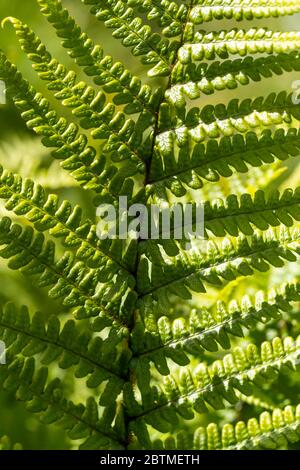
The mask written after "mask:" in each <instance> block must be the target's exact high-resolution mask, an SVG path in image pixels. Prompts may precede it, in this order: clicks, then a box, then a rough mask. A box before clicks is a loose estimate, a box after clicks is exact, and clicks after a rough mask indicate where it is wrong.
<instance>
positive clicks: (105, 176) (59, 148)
mask: <svg viewBox="0 0 300 470" xmlns="http://www.w3.org/2000/svg"><path fill="white" fill-rule="evenodd" d="M0 78H1V79H2V80H4V81H5V82H6V85H7V88H8V91H11V93H12V96H13V99H14V102H15V104H16V106H17V107H18V108H19V110H20V111H21V115H22V117H23V119H24V120H25V121H26V124H27V126H28V128H29V129H32V130H34V132H35V133H36V134H37V135H40V136H42V137H43V138H42V143H43V144H44V145H45V146H46V147H50V148H54V149H55V150H54V151H53V152H52V155H53V156H54V158H57V159H59V160H63V162H62V163H61V166H62V167H63V168H64V169H65V170H67V171H69V172H70V173H71V175H72V176H73V177H74V178H75V179H76V180H77V181H78V182H79V184H80V185H81V186H82V187H83V188H85V189H91V190H93V191H95V192H96V193H97V194H98V197H99V198H100V199H101V201H102V202H114V200H115V199H116V198H117V197H118V195H119V194H118V191H120V193H121V192H122V191H123V193H125V194H128V195H129V196H130V198H131V194H132V190H133V182H132V181H131V180H130V181H129V180H128V179H127V178H126V176H127V177H129V176H130V175H131V174H132V171H133V172H134V173H135V172H136V165H133V166H131V165H129V166H126V167H124V168H123V169H122V170H118V169H117V167H116V166H114V165H110V167H109V168H106V159H105V157H103V156H101V157H97V151H96V150H95V148H94V147H92V146H91V145H88V139H87V137H86V136H85V135H84V134H79V132H78V126H77V125H76V124H75V123H73V122H72V123H70V122H68V120H67V119H65V118H63V117H60V116H59V115H58V114H57V113H56V111H54V110H53V109H52V108H51V106H50V103H49V101H48V100H47V99H46V98H44V97H43V95H42V94H40V93H37V92H36V90H35V89H34V88H33V87H32V86H30V85H29V83H28V82H27V81H26V80H24V79H23V77H22V75H21V73H20V72H19V71H18V70H17V69H16V67H15V66H14V65H13V64H11V63H10V62H9V61H8V59H7V58H6V57H5V55H4V54H3V53H0ZM124 178H125V181H124ZM99 203H100V202H99Z"/></svg>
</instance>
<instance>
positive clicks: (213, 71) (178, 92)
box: [166, 51, 300, 109]
mask: <svg viewBox="0 0 300 470" xmlns="http://www.w3.org/2000/svg"><path fill="white" fill-rule="evenodd" d="M299 70H300V55H299V52H297V51H292V52H290V53H288V54H285V53H281V54H274V55H272V56H267V57H259V58H257V59H254V58H253V57H246V58H244V59H227V60H224V61H222V62H219V61H215V62H212V63H207V62H202V63H200V64H199V65H198V67H196V66H195V65H194V64H191V66H187V67H177V68H176V69H175V70H173V74H172V83H173V86H172V87H170V88H168V90H167V91H166V98H167V100H168V101H169V102H170V103H171V104H173V105H174V106H176V108H178V109H180V108H183V107H184V106H185V105H186V99H191V100H195V99H198V98H199V97H200V96H201V94H202V93H203V94H206V95H211V94H212V93H214V92H215V91H220V90H225V89H228V90H233V89H235V88H237V87H238V86H240V85H243V86H245V85H248V84H249V83H250V82H251V81H253V82H259V81H261V80H262V79H264V78H270V77H273V76H274V75H282V74H283V73H284V72H292V71H299ZM175 71H176V73H175Z"/></svg>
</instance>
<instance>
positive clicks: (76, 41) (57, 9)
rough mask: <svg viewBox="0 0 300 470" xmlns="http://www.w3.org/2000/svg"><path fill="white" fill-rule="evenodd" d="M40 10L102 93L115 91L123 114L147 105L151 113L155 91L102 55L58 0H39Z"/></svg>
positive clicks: (144, 107) (155, 103)
mask: <svg viewBox="0 0 300 470" xmlns="http://www.w3.org/2000/svg"><path fill="white" fill-rule="evenodd" d="M38 3H39V6H40V8H41V12H42V13H43V14H44V15H45V16H46V17H47V19H48V21H49V22H50V23H51V24H52V25H53V26H54V28H55V29H56V32H57V35H58V37H59V38H62V46H63V47H65V48H66V49H67V50H68V51H69V55H70V56H71V57H72V58H73V59H74V60H75V62H76V63H77V64H78V65H79V66H81V67H83V71H84V72H85V73H86V75H88V76H89V77H93V79H94V82H95V83H96V84H97V85H99V86H101V88H102V89H103V91H104V92H105V93H109V94H114V97H113V102H114V103H115V105H117V106H120V105H122V106H123V105H124V106H125V107H124V112H125V113H126V114H134V113H138V112H142V111H143V110H145V109H147V110H149V111H150V112H151V113H154V112H155V110H156V108H157V98H159V95H160V94H158V92H156V93H155V92H154V91H153V90H152V89H151V87H150V86H149V85H147V84H143V83H142V81H141V80H140V79H139V78H138V77H136V76H134V75H132V74H131V72H130V71H129V70H128V69H127V68H126V67H125V65H124V64H122V63H121V62H114V61H113V59H112V57H110V56H107V55H104V51H103V48H102V46H101V45H98V44H97V45H95V44H94V42H93V40H92V39H91V38H90V37H89V36H88V35H87V34H86V33H83V32H82V30H81V28H80V26H79V25H78V24H77V23H76V22H75V20H74V19H73V18H72V17H71V16H70V14H69V12H68V10H66V9H65V8H63V6H62V4H61V2H60V1H59V0H38Z"/></svg>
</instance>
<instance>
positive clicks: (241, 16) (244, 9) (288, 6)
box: [190, 0, 300, 24]
mask: <svg viewBox="0 0 300 470" xmlns="http://www.w3.org/2000/svg"><path fill="white" fill-rule="evenodd" d="M299 8H300V7H299V3H298V2H297V0H283V1H281V0H272V2H270V1H268V0H260V1H259V3H258V2H257V1H256V0H250V1H248V0H247V1H245V0H229V1H228V0H226V1H224V0H217V1H215V0H204V1H203V0H196V1H195V2H194V7H193V9H192V11H191V14H190V21H191V22H192V23H193V24H202V23H203V22H208V21H212V20H215V19H216V20H222V19H235V20H237V21H241V20H250V21H251V20H253V19H262V18H268V17H272V16H274V17H277V16H283V15H291V14H293V13H297V12H298V11H299Z"/></svg>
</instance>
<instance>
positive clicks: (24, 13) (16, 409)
mask: <svg viewBox="0 0 300 470" xmlns="http://www.w3.org/2000/svg"><path fill="white" fill-rule="evenodd" d="M63 3H64V5H65V6H66V7H68V8H69V10H70V11H71V12H72V14H73V15H74V17H75V18H76V19H77V20H78V22H79V23H80V25H81V26H82V28H83V29H84V30H87V31H88V32H89V33H90V35H91V36H92V37H93V38H94V39H95V41H96V42H97V41H98V42H100V43H101V44H102V45H104V46H105V52H107V53H109V54H111V55H112V56H113V57H114V58H115V59H121V60H122V61H123V63H125V64H126V65H127V67H128V68H130V69H131V70H132V71H133V72H134V74H135V75H139V76H141V77H142V78H143V79H144V80H145V81H148V79H147V76H146V71H145V68H144V67H143V66H142V65H141V64H140V62H139V60H138V59H137V58H134V57H132V55H131V54H130V52H129V50H128V49H124V48H123V47H122V46H121V45H120V44H119V42H118V41H117V40H115V39H113V38H112V36H111V34H110V32H109V31H107V30H105V28H104V27H103V25H102V24H100V23H99V22H97V21H96V20H95V19H94V18H93V17H92V16H91V15H90V14H89V12H88V8H87V7H86V6H84V5H82V4H81V2H80V0H65V1H63ZM7 16H16V17H18V18H20V19H22V20H23V21H25V22H27V23H28V24H30V26H31V27H32V28H33V29H34V30H35V31H36V32H37V33H38V34H39V36H40V37H41V39H42V41H43V42H44V43H46V44H47V47H48V48H49V50H50V51H51V52H52V54H53V55H54V57H56V58H58V59H60V60H61V61H62V62H63V63H64V64H66V65H69V66H70V68H72V69H74V70H77V67H76V65H75V64H74V62H73V61H71V60H70V58H69V57H68V55H67V53H66V51H64V50H63V49H62V48H61V47H60V42H59V40H58V39H57V38H56V35H55V33H54V30H53V29H52V28H51V26H50V25H49V24H48V23H47V21H46V19H45V18H44V17H43V16H42V15H41V14H40V12H39V9H38V6H37V3H36V1H35V0H25V1H21V0H1V2H0V19H1V20H2V19H3V18H5V17H7ZM299 20H300V15H295V16H293V17H286V18H282V19H271V20H264V21H263V22H259V21H257V22H256V23H255V24H257V25H259V26H268V27H271V28H272V29H280V30H297V29H299ZM243 26H245V27H246V28H250V27H252V26H254V23H253V22H251V24H249V22H248V23H245V24H237V23H233V22H229V21H228V22H218V23H211V24H208V25H206V29H207V30H208V29H209V28H210V29H221V28H223V27H224V28H226V29H229V28H232V27H243ZM0 49H2V50H3V51H4V52H5V53H6V54H7V55H8V57H9V59H10V60H11V61H13V62H14V63H16V64H17V65H18V67H19V68H20V70H21V71H22V72H23V74H24V76H25V77H26V78H27V79H29V80H30V81H31V83H32V84H33V85H34V86H35V87H36V88H37V89H38V90H40V91H43V92H44V93H45V94H46V95H47V96H49V93H48V92H47V91H46V90H45V87H44V85H43V83H42V82H41V81H40V80H39V79H38V77H37V75H36V74H35V73H34V72H33V70H32V68H31V65H30V63H29V61H28V60H27V58H26V56H25V54H23V53H22V51H21V50H20V47H19V45H18V43H17V40H16V37H15V34H14V32H13V30H12V28H11V27H10V26H9V25H6V26H5V28H4V29H1V30H0ZM293 80H300V73H298V74H297V73H293V74H288V75H282V76H280V77H275V78H273V79H269V80H265V81H264V82H263V83H256V84H252V85H251V86H249V87H246V88H245V89H239V90H234V91H225V92H221V93H218V94H215V95H214V96H213V98H211V97H208V98H204V99H203V103H202V104H205V103H206V102H208V101H210V102H212V101H215V102H221V101H223V102H225V101H228V100H229V99H231V98H236V97H238V96H240V97H243V96H247V97H255V96H260V95H262V94H268V93H269V92H271V91H279V90H286V91H287V92H290V91H291V84H292V82H293ZM152 83H153V82H152ZM154 86H158V82H157V83H155V82H154ZM0 164H2V165H4V166H5V167H6V168H9V169H11V170H13V171H17V172H19V173H21V174H22V176H26V177H30V178H33V179H35V180H36V181H39V182H41V183H42V184H43V185H44V186H45V187H46V188H48V189H49V191H52V192H56V193H57V194H59V195H61V196H62V197H64V198H68V199H69V200H71V201H73V202H80V204H82V205H83V206H84V207H85V209H86V213H87V214H88V215H90V216H92V217H93V216H94V208H93V206H92V204H91V198H90V196H89V194H86V193H85V194H84V193H83V192H82V191H81V190H80V189H79V188H78V187H77V185H76V183H74V181H73V180H72V179H71V178H70V177H69V176H68V175H67V174H66V173H65V172H64V171H63V170H62V169H60V167H59V163H58V162H56V161H53V159H52V158H51V156H50V155H49V151H48V150H47V149H44V148H43V147H42V145H41V144H40V141H39V139H38V138H37V137H35V136H34V135H33V133H31V132H30V131H28V130H27V129H26V126H25V125H24V123H23V122H22V120H21V119H20V117H19V114H18V112H17V110H16V109H15V108H14V106H13V105H12V104H11V103H10V102H8V103H7V104H6V105H0ZM297 164H298V163H297V162H296V161H293V162H292V163H289V164H288V165H287V169H286V170H283V168H282V167H280V166H278V165H277V164H276V165H274V166H272V165H271V166H270V167H269V168H268V169H265V170H264V172H262V173H259V174H258V175H256V174H255V171H253V173H252V175H253V176H252V177H251V175H247V176H246V177H245V178H244V180H242V179H239V180H238V181H237V182H236V187H237V193H238V192H239V191H240V187H241V184H242V185H243V186H244V188H246V189H247V190H248V191H249V192H252V193H253V191H255V190H256V189H257V187H256V184H257V180H258V178H259V177H260V175H261V176H262V177H263V178H265V183H266V185H267V184H270V186H272V185H273V186H274V185H276V186H279V185H282V186H288V185H290V184H293V185H294V186H295V185H297V184H299V171H298V168H297ZM285 166H286V165H285ZM255 175H256V176H255ZM222 184H223V183H222V181H221V182H220V184H218V185H217V186H216V188H215V194H216V195H221V194H225V195H226V191H227V190H226V182H224V184H223V186H222ZM4 212H5V211H4V210H3V209H1V213H4ZM298 269H299V268H297V267H295V266H293V267H292V266H291V267H290V271H286V272H287V274H286V276H287V277H291V278H292V277H294V276H295V275H296V276H298ZM281 281H282V279H280V276H279V275H278V274H275V273H272V271H271V272H270V273H268V274H267V275H265V276H261V278H258V279H257V281H256V282H257V284H261V286H262V287H263V286H265V285H266V283H269V284H270V285H272V284H278V283H280V282H281ZM247 288H248V286H246V285H245V281H241V282H237V283H233V284H232V285H231V286H230V287H229V288H227V290H225V291H222V292H218V293H216V292H215V291H212V292H211V293H210V295H209V296H208V300H207V299H206V302H209V301H210V300H211V301H213V300H215V298H216V296H219V297H220V298H221V297H222V298H225V297H227V298H230V297H231V296H232V295H233V293H238V292H242V291H245V290H247ZM252 288H254V286H253V287H252ZM250 293H251V292H250ZM8 300H13V301H14V302H15V303H16V304H18V305H22V304H26V305H28V306H29V307H30V309H31V311H36V310H42V311H44V312H45V313H46V314H47V315H50V314H53V313H59V314H60V315H61V316H62V317H63V316H64V315H65V316H66V317H67V313H66V312H64V311H63V310H62V307H61V306H60V305H58V304H56V302H54V301H51V300H49V297H47V295H46V293H45V292H43V291H41V290H37V289H35V288H34V287H33V286H32V284H31V283H30V280H28V279H26V280H24V278H23V277H22V275H21V274H18V273H14V272H11V271H8V269H7V267H6V263H5V262H3V261H1V262H0V307H1V305H3V304H4V303H5V302H7V301H8ZM198 301H201V300H199V299H198ZM176 308H177V309H180V308H181V306H180V305H179V306H176ZM295 322H296V323H294V325H293V328H296V330H297V316H295ZM273 326H274V328H273V329H272V327H270V328H269V329H268V331H261V332H258V333H257V335H258V339H259V336H260V335H261V337H263V336H264V335H267V336H268V337H272V334H275V332H276V328H277V325H273ZM281 327H282V328H283V330H284V328H289V325H287V324H284V325H281ZM0 367H1V366H0ZM298 379H299V377H298V378H297V377H296V378H295V379H294V380H295V381H296V382H297V380H298ZM65 383H66V387H69V390H70V394H73V395H74V394H75V395H76V396H77V397H79V398H80V397H81V393H83V392H82V391H81V389H80V386H78V385H76V387H75V385H74V383H73V381H72V378H71V377H70V376H68V375H67V374H66V376H65ZM293 387H294V384H293V383H291V384H290V389H291V390H292V389H293ZM291 393H292V392H291ZM295 393H297V392H295ZM278 397H280V390H279V392H278ZM298 401H299V400H298ZM252 411H253V408H252V409H250V408H249V409H248V408H247V404H246V405H245V406H244V408H243V410H241V411H240V414H241V416H242V417H247V414H249V415H251V414H252ZM230 413H231V412H230V411H227V412H226V420H227V421H228V420H230V419H231V417H230ZM224 417H225V415H224V413H223V415H222V413H221V414H220V415H219V416H218V418H217V420H219V421H220V422H222V420H223V419H224ZM235 417H236V410H235V413H232V419H235ZM214 419H216V418H215V417H214ZM3 434H7V435H9V436H10V437H11V438H12V440H13V441H14V442H20V443H21V444H22V446H23V447H24V448H25V449H68V448H72V443H71V442H70V441H69V440H68V439H67V438H66V436H65V433H64V432H63V431H62V430H60V429H59V428H57V427H54V426H47V427H46V426H44V425H42V424H40V423H39V421H38V420H37V418H36V417H35V416H32V415H31V414H29V413H28V412H27V411H26V410H25V409H24V406H23V405H22V404H19V403H17V402H16V400H15V398H14V397H12V396H10V395H9V394H7V393H6V392H5V393H4V392H3V391H2V390H1V384H0V436H1V435H3Z"/></svg>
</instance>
